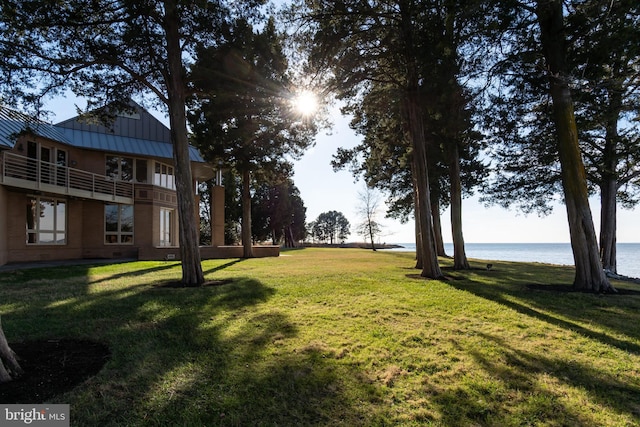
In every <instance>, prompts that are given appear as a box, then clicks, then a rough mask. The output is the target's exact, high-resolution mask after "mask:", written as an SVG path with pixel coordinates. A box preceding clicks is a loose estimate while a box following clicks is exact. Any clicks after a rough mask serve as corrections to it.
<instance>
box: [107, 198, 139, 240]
mask: <svg viewBox="0 0 640 427" xmlns="http://www.w3.org/2000/svg"><path fill="white" fill-rule="evenodd" d="M104 242H105V243H106V244H129V245H130V244H133V205H105V206H104Z"/></svg>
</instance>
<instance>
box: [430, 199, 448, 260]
mask: <svg viewBox="0 0 640 427" xmlns="http://www.w3.org/2000/svg"><path fill="white" fill-rule="evenodd" d="M431 215H433V238H434V239H435V244H436V254H437V255H438V256H441V257H446V256H447V253H446V252H445V250H444V239H443V238H442V221H441V217H440V197H439V196H437V195H436V194H434V193H433V191H432V192H431Z"/></svg>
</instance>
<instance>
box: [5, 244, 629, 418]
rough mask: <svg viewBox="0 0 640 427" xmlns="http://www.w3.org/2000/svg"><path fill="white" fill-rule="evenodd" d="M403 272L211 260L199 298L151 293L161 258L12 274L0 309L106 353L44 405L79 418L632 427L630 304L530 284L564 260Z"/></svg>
mask: <svg viewBox="0 0 640 427" xmlns="http://www.w3.org/2000/svg"><path fill="white" fill-rule="evenodd" d="M413 263H414V262H413V259H412V256H411V255H410V254H406V253H380V252H378V253H373V252H370V251H364V250H358V249H340V250H338V249H304V250H295V251H288V252H285V253H284V254H283V256H281V257H280V258H277V259H274V258H265V259H251V260H212V261H205V262H204V263H203V268H204V270H205V274H206V276H207V278H208V279H232V281H231V282H230V283H227V284H225V285H222V286H217V287H207V288H199V289H168V288H158V287H156V286H154V283H157V282H161V281H163V280H170V279H176V278H179V276H180V268H179V265H177V264H176V263H166V262H136V263H130V264H118V265H113V266H99V267H87V266H79V267H73V268H71V269H67V270H66V271H65V270H63V269H49V270H31V271H23V272H14V273H8V274H5V275H4V276H3V277H1V278H0V313H1V314H2V320H3V323H4V329H5V332H6V333H7V335H8V336H9V339H10V340H11V339H12V338H13V339H14V340H15V339H17V337H20V339H24V340H27V339H36V338H41V337H88V338H93V339H98V340H102V341H105V342H107V343H108V344H109V346H110V348H111V350H112V352H113V356H112V359H111V361H110V362H109V363H108V364H107V365H106V366H105V368H104V369H103V370H102V371H101V372H100V374H98V375H97V376H96V377H94V378H92V379H90V380H89V381H87V382H86V383H85V384H84V385H82V386H80V387H79V388H77V389H76V390H74V391H73V392H71V393H68V394H66V395H63V396H59V397H58V398H57V399H56V401H57V402H60V403H70V404H71V408H72V424H73V425H87V426H94V425H242V426H247V425H346V426H353V425H447V426H449V425H451V426H453V425H455V426H465V425H469V426H471V425H496V426H498V425H499V426H510V425H512V426H520V425H549V426H571V425H576V426H578V425H598V426H606V425H609V426H627V425H634V424H640V296H636V295H633V296H597V295H583V294H575V293H556V292H549V291H535V290H529V289H528V288H527V287H526V285H527V284H533V283H541V284H560V283H565V284H567V283H570V282H571V280H572V270H571V269H570V268H563V267H551V266H544V265H540V264H518V263H508V262H494V268H493V270H491V271H485V270H480V269H478V270H474V271H471V272H454V271H451V270H449V269H447V265H448V261H447V260H443V265H444V266H445V272H446V273H447V275H448V280H446V281H428V280H423V279H419V278H416V273H417V272H416V270H414V269H412V268H411V267H412V265H413ZM472 264H473V263H472ZM483 265H485V264H481V263H480V262H478V263H475V266H476V267H480V266H483ZM616 285H618V286H619V287H623V286H624V285H621V284H616Z"/></svg>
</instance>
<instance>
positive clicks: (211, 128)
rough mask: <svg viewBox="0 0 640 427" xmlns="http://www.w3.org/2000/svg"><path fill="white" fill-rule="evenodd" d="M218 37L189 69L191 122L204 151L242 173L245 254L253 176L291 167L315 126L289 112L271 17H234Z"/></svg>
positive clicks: (248, 252)
mask: <svg viewBox="0 0 640 427" xmlns="http://www.w3.org/2000/svg"><path fill="white" fill-rule="evenodd" d="M224 36H225V40H224V41H223V42H222V43H220V44H219V45H218V46H216V47H212V48H207V49H206V50H202V51H199V52H198V58H199V59H198V62H197V63H196V65H195V66H194V67H193V73H192V76H193V78H194V81H195V85H196V87H197V88H198V93H197V95H196V96H195V97H194V98H193V104H194V106H195V107H196V108H195V109H194V112H193V114H192V115H191V117H190V120H191V124H192V129H193V132H194V141H195V143H196V145H197V146H198V147H199V148H200V150H201V151H202V152H203V153H204V155H205V157H206V158H208V159H210V160H215V161H222V162H223V163H225V164H226V165H228V166H231V167H233V168H234V169H235V170H236V171H237V172H238V174H239V175H240V176H241V177H242V242H243V247H244V257H245V258H249V257H252V256H253V246H252V227H251V179H252V174H254V173H256V172H257V171H260V173H262V174H266V173H269V172H273V173H275V174H281V173H282V171H283V170H285V169H288V168H290V164H289V163H288V161H287V158H290V159H295V158H297V157H298V156H300V155H301V154H302V152H303V150H304V149H305V148H307V147H308V146H310V145H311V143H312V137H313V136H314V135H315V126H314V124H313V121H311V120H306V119H304V118H302V117H300V116H297V115H295V114H294V113H293V111H292V103H291V96H292V93H293V89H294V88H293V87H292V82H291V81H290V79H289V77H288V73H287V69H288V64H287V59H286V57H285V55H284V52H283V49H282V36H281V35H280V34H278V33H277V31H276V28H275V22H274V21H273V20H272V19H270V20H269V21H268V22H266V23H265V26H264V28H263V30H262V32H256V31H255V30H254V28H253V26H252V25H250V24H249V22H247V21H246V20H243V19H240V20H238V21H236V22H234V23H233V25H231V26H229V28H228V29H226V30H225V31H224ZM211 76H214V78H211Z"/></svg>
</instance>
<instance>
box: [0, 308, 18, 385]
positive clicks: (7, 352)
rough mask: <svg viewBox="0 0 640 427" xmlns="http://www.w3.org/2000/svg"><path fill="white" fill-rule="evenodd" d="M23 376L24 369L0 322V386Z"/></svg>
mask: <svg viewBox="0 0 640 427" xmlns="http://www.w3.org/2000/svg"><path fill="white" fill-rule="evenodd" d="M22 374H23V371H22V368H21V367H20V364H19V363H18V361H17V357H16V354H15V353H14V352H13V350H11V348H10V347H9V343H8V342H7V338H6V337H5V335H4V331H3V330H2V321H1V320H0V384H1V383H6V382H9V381H12V380H14V379H16V378H17V377H19V376H20V375H22Z"/></svg>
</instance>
